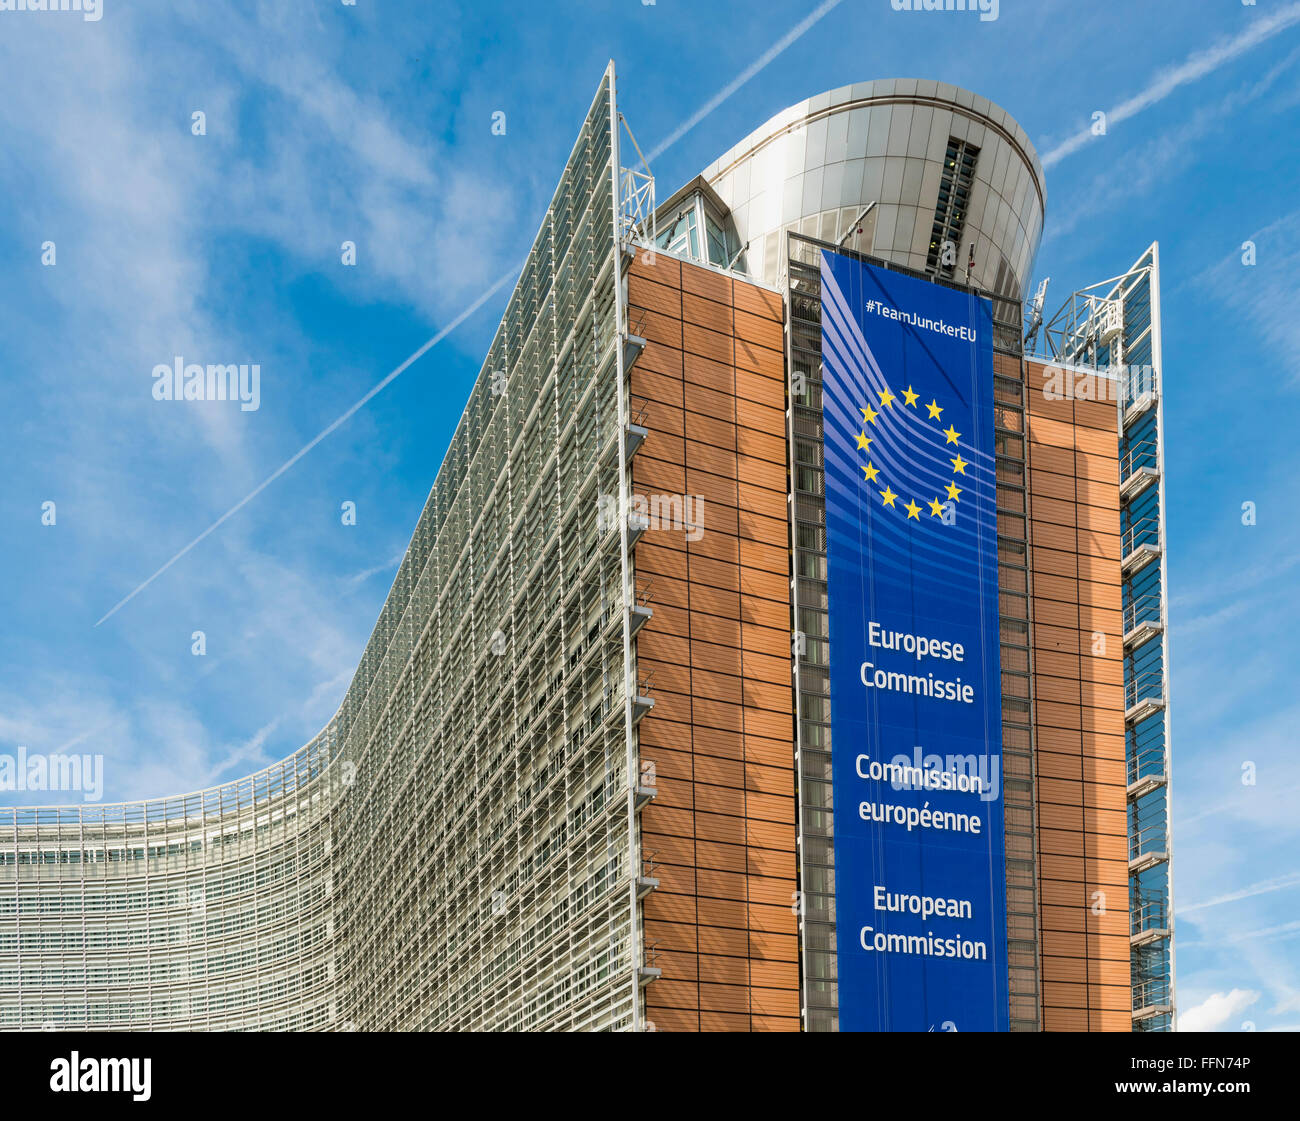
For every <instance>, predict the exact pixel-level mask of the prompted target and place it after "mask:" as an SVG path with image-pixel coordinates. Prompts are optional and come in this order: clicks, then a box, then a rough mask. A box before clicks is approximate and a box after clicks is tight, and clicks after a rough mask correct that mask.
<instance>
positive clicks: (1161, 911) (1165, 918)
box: [1129, 895, 1169, 935]
mask: <svg viewBox="0 0 1300 1121" xmlns="http://www.w3.org/2000/svg"><path fill="white" fill-rule="evenodd" d="M1168 929H1169V902H1168V900H1166V899H1165V898H1164V897H1163V896H1158V895H1157V896H1151V897H1149V898H1146V899H1143V898H1141V897H1139V899H1138V903H1137V906H1135V907H1133V908H1132V910H1130V911H1129V933H1130V934H1132V935H1138V934H1143V933H1145V932H1146V931H1148V930H1168Z"/></svg>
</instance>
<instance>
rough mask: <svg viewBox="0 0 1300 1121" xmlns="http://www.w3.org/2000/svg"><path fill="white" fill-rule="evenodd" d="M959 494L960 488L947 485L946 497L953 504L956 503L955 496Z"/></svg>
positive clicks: (953, 484) (954, 484) (950, 484)
mask: <svg viewBox="0 0 1300 1121" xmlns="http://www.w3.org/2000/svg"><path fill="white" fill-rule="evenodd" d="M959 494H961V487H959V486H958V485H957V484H956V483H949V484H948V497H949V498H951V499H952V500H953V501H954V502H956V501H957V496H958V495H959Z"/></svg>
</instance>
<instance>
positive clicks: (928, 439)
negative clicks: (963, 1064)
mask: <svg viewBox="0 0 1300 1121" xmlns="http://www.w3.org/2000/svg"><path fill="white" fill-rule="evenodd" d="M821 278H822V363H823V374H822V377H823V382H822V386H823V394H822V409H823V415H824V419H825V452H826V458H825V467H826V530H827V532H826V536H827V542H826V553H827V585H828V597H829V609H830V657H831V667H830V688H831V769H832V779H833V785H834V802H835V817H834V824H835V907H836V924H837V951H838V958H839V1018H840V1030H842V1031H1006V1030H1007V1029H1008V1019H1009V1015H1010V1012H1009V998H1008V989H1007V956H1006V867H1005V863H1004V849H1005V839H1004V836H1003V813H1002V767H1001V744H1002V702H1001V689H1002V686H1001V670H1000V664H1001V660H1000V656H999V655H1000V642H999V629H998V560H997V515H996V502H997V496H996V483H995V474H994V449H993V347H992V309H991V307H990V304H989V301H988V300H986V299H984V298H981V297H978V296H974V295H971V294H968V293H965V292H959V291H956V290H954V289H950V288H943V287H941V286H939V285H935V284H929V283H927V282H925V281H922V280H917V279H914V278H912V277H910V276H905V275H902V274H900V273H897V272H890V271H888V270H886V269H880V268H875V267H873V266H871V265H866V264H862V263H861V262H858V261H855V260H852V259H850V258H847V257H843V256H840V255H839V254H835V253H823V254H822V262H821Z"/></svg>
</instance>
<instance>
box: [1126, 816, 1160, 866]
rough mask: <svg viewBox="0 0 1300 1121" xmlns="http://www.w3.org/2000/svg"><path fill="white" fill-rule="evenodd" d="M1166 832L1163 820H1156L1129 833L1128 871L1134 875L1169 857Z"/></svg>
mask: <svg viewBox="0 0 1300 1121" xmlns="http://www.w3.org/2000/svg"><path fill="white" fill-rule="evenodd" d="M1167 837H1168V833H1167V832H1166V830H1165V826H1164V822H1157V823H1156V824H1154V825H1148V826H1146V827H1145V828H1144V829H1139V830H1138V831H1137V832H1136V833H1133V834H1130V836H1129V839H1128V872H1129V875H1130V876H1136V875H1137V874H1138V873H1139V872H1145V871H1146V870H1147V869H1148V868H1154V867H1155V866H1156V865H1157V864H1161V863H1163V862H1164V861H1166V860H1168V859H1169V851H1168V840H1167Z"/></svg>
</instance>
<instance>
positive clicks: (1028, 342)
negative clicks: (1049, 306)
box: [1025, 276, 1052, 350]
mask: <svg viewBox="0 0 1300 1121" xmlns="http://www.w3.org/2000/svg"><path fill="white" fill-rule="evenodd" d="M1051 283H1052V278H1051V277H1050V276H1045V277H1043V280H1042V283H1041V284H1039V286H1038V291H1037V292H1036V293H1034V298H1033V299H1032V300H1031V301H1030V303H1029V323H1028V324H1027V325H1026V328H1025V349H1026V350H1032V349H1033V344H1034V342H1035V340H1036V339H1037V338H1038V329H1039V328H1040V327H1041V326H1042V325H1043V305H1044V304H1046V303H1047V286H1048V285H1049V284H1051Z"/></svg>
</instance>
